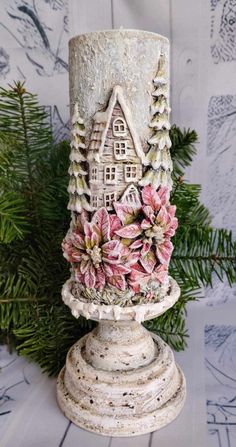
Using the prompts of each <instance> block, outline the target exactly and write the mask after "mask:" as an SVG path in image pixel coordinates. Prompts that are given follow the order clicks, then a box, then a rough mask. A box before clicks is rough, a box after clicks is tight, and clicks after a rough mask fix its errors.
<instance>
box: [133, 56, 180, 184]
mask: <svg viewBox="0 0 236 447" xmlns="http://www.w3.org/2000/svg"><path fill="white" fill-rule="evenodd" d="M167 80H168V76H167V67H166V60H165V56H164V55H161V56H160V60H159V67H158V71H157V74H156V77H155V79H154V80H153V83H154V91H153V93H152V96H153V103H152V105H151V116H152V118H151V122H150V124H149V126H150V128H151V129H152V131H153V134H152V136H151V138H150V139H149V140H148V144H149V150H148V153H147V155H146V165H148V169H147V170H146V172H145V174H144V176H143V178H142V180H141V181H140V182H139V184H140V185H141V186H146V185H153V186H154V188H158V187H159V186H169V187H171V186H172V180H171V171H172V161H171V157H170V147H171V140H170V137H169V129H170V122H169V112H170V108H169V93H168V83H167Z"/></svg>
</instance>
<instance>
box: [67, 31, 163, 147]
mask: <svg viewBox="0 0 236 447" xmlns="http://www.w3.org/2000/svg"><path fill="white" fill-rule="evenodd" d="M161 53H162V54H165V56H166V60H167V64H168V61H169V41H168V39H166V38H165V37H162V36H160V35H158V34H155V33H150V32H147V31H136V30H122V29H120V30H110V31H99V32H95V33H88V34H84V35H80V36H77V37H74V38H73V39H71V40H70V42H69V66H70V72H69V79H70V104H71V113H73V104H74V103H75V102H76V101H78V104H79V110H80V114H81V115H82V117H83V118H84V120H85V127H86V129H87V137H88V136H89V134H90V132H91V126H92V118H93V116H94V114H95V113H96V112H97V111H98V110H99V109H100V110H102V109H104V108H106V105H107V102H108V99H109V96H110V93H111V89H112V88H113V87H114V86H115V85H121V86H122V87H123V89H124V91H125V94H126V95H127V98H126V100H127V102H128V103H129V107H130V109H131V113H132V116H133V119H134V122H135V127H136V130H137V132H138V134H139V136H140V138H141V141H143V140H146V139H148V137H149V136H150V129H149V127H148V124H149V121H150V103H151V94H152V92H153V82H152V81H153V79H154V78H155V75H156V72H157V69H158V60H159V57H160V54H161Z"/></svg>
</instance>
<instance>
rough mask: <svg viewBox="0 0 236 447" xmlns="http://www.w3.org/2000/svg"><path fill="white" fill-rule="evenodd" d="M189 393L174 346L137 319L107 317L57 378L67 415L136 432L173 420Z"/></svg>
mask: <svg viewBox="0 0 236 447" xmlns="http://www.w3.org/2000/svg"><path fill="white" fill-rule="evenodd" d="M185 395H186V385H185V378H184V376H183V373H182V371H181V370H180V368H179V367H178V366H177V365H176V363H175V360H174V356H173V353H172V350H171V349H170V347H169V346H168V345H167V344H166V343H164V342H163V340H162V339H161V338H160V337H158V336H156V335H154V334H151V333H149V332H148V331H147V330H146V329H145V328H144V327H143V326H142V325H141V324H140V323H138V322H135V321H102V322H101V323H99V325H98V326H97V328H95V329H94V330H93V331H92V332H91V333H90V334H88V335H86V336H85V337H83V338H82V339H80V340H79V341H78V342H77V343H76V344H75V345H74V346H72V348H71V349H70V351H69V353H68V355H67V360H66V365H65V367H64V368H63V369H62V371H61V373H60V375H59V377H58V385H57V399H58V403H59V406H60V407H61V409H62V411H63V412H64V414H65V415H66V416H67V417H68V418H69V419H70V420H71V421H72V422H74V423H75V424H76V425H78V426H79V427H82V428H84V429H86V430H89V431H92V432H95V433H99V434H101V435H108V436H135V435H141V434H144V433H149V432H152V431H154V430H157V429H159V428H161V427H163V426H165V425H167V424H168V423H170V422H171V421H173V420H174V419H175V418H176V417H177V416H178V414H179V412H180V411H181V409H182V407H183V404H184V401H185Z"/></svg>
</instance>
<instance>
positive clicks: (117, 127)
mask: <svg viewBox="0 0 236 447" xmlns="http://www.w3.org/2000/svg"><path fill="white" fill-rule="evenodd" d="M113 134H114V136H115V137H119V136H123V135H126V124H125V121H124V120H123V118H116V119H115V120H114V121H113Z"/></svg>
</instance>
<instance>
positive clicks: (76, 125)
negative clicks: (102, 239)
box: [68, 103, 91, 213]
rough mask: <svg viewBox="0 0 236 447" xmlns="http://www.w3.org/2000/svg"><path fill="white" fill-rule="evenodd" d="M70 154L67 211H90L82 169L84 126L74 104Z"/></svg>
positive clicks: (83, 161) (87, 191)
mask: <svg viewBox="0 0 236 447" xmlns="http://www.w3.org/2000/svg"><path fill="white" fill-rule="evenodd" d="M70 145H71V153H70V162H71V163H70V167H69V174H70V181H69V186H68V193H69V196H70V200H69V204H68V209H69V210H71V211H75V212H77V213H81V211H82V210H83V209H85V210H87V211H91V206H90V204H89V201H88V198H87V197H88V196H89V195H90V190H89V187H88V184H87V182H86V176H87V171H86V170H85V168H84V165H85V162H86V157H85V155H84V152H85V126H84V121H83V119H82V118H81V117H80V115H79V110H78V104H77V103H76V104H75V108H74V114H73V117H72V130H71V144H70Z"/></svg>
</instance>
